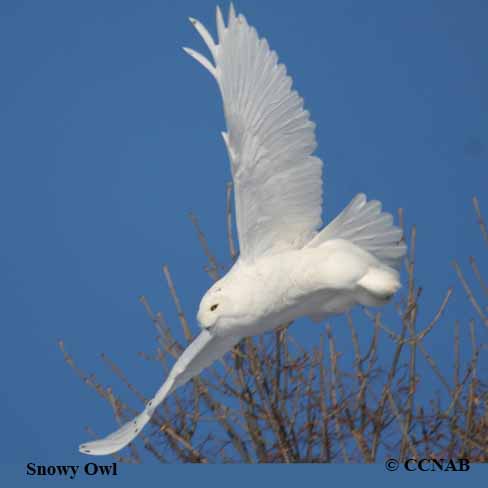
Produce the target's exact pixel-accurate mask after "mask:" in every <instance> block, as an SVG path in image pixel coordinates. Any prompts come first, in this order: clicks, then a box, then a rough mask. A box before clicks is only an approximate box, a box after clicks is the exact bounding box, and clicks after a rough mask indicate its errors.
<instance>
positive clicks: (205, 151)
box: [0, 0, 488, 464]
mask: <svg viewBox="0 0 488 488" xmlns="http://www.w3.org/2000/svg"><path fill="white" fill-rule="evenodd" d="M214 8H215V4H214V2H213V1H212V2H211V1H206V0H205V1H202V0H199V1H196V0H193V1H181V2H169V1H162V0H160V1H144V2H135V1H117V2H115V1H105V2H95V1H88V0H87V1H84V2H74V1H71V2H66V1H59V0H51V1H49V2H35V1H21V0H18V1H9V0H4V1H2V3H1V4H0V59H1V62H2V75H1V78H0V88H1V90H0V97H1V107H2V110H1V112H0V134H1V140H2V142H1V145H0V161H1V163H0V164H1V166H0V171H1V173H0V209H1V214H2V219H1V220H2V227H3V232H2V239H1V242H0V249H1V254H0V256H1V267H2V273H1V275H2V278H1V280H0V293H1V296H2V324H3V328H4V331H6V332H7V335H6V337H5V333H4V340H3V341H2V355H1V361H2V370H3V371H4V373H3V378H4V382H5V381H6V386H5V387H4V390H3V393H2V401H1V407H0V409H1V413H2V418H4V419H8V422H7V425H6V426H4V428H6V429H7V438H8V439H9V449H8V451H7V452H3V454H2V457H3V458H4V462H7V463H19V464H23V463H25V462H27V460H31V459H35V460H38V461H37V462H45V463H49V462H53V463H60V462H63V463H64V462H66V463H72V462H75V463H81V462H85V458H82V457H81V455H79V454H78V453H77V452H76V449H75V448H76V446H77V444H78V443H79V441H82V440H84V439H85V438H86V435H85V433H84V431H83V426H84V425H86V424H90V425H92V426H93V427H94V428H95V429H96V430H97V431H99V432H102V433H103V432H108V431H110V430H111V429H112V427H113V421H112V417H111V413H110V411H109V408H108V407H107V406H106V405H105V404H104V403H103V402H102V401H100V400H99V399H97V398H96V396H95V394H93V393H92V392H91V391H89V390H88V389H87V388H85V387H84V386H83V385H82V384H81V383H80V382H78V381H77V380H76V378H75V377H74V375H73V373H72V371H71V370H70V369H69V368H68V367H66V366H65V364H64V362H63V358H62V355H61V354H60V352H59V350H58V349H57V344H56V341H57V339H58V338H62V339H64V341H65V344H66V347H67V349H68V351H70V352H71V353H72V354H73V355H74V356H75V358H76V360H77V361H78V363H79V364H80V366H82V367H83V368H84V369H85V370H88V371H94V372H97V374H98V375H99V377H100V379H101V380H104V381H107V382H112V381H113V380H112V376H111V374H110V373H109V372H108V371H107V370H106V369H105V368H104V366H103V364H102V363H101V362H100V360H99V359H98V355H99V353H100V352H102V351H104V352H107V353H108V354H110V356H111V357H112V358H113V359H114V360H116V361H117V362H118V364H119V365H120V366H122V367H123V369H124V371H125V372H126V373H127V374H128V375H129V376H130V379H131V381H133V382H134V383H135V384H137V385H139V386H140V388H141V389H142V390H143V391H145V392H146V394H148V395H149V394H151V393H152V392H153V391H154V390H155V389H156V388H157V387H158V386H159V384H160V382H161V377H160V371H159V370H158V369H157V368H156V367H155V365H154V364H151V363H146V362H143V361H141V359H140V358H138V357H137V355H136V353H137V352H138V351H151V350H153V348H154V335H155V333H154V330H152V329H151V327H152V326H151V324H150V323H149V321H148V319H147V317H146V316H145V314H144V310H143V309H142V307H141V305H140V304H139V303H138V300H137V298H138V296H139V295H141V294H145V295H147V296H148V298H149V299H150V301H151V303H152V304H153V305H154V307H155V308H160V309H162V310H163V312H164V313H165V314H166V315H167V316H168V319H169V320H170V322H171V323H172V324H173V326H174V327H175V328H176V327H178V325H177V322H176V317H175V314H174V311H173V308H172V305H171V302H170V297H169V295H168V293H167V291H166V289H165V286H164V283H163V280H162V276H161V265H162V264H163V263H168V264H169V266H170V269H171V271H172V274H173V278H174V280H175V284H176V286H177V288H178V290H179V294H180V298H181V300H182V302H183V304H184V307H185V309H186V311H187V313H188V316H189V317H190V318H191V319H192V320H191V322H192V324H193V325H194V326H195V321H194V320H193V317H194V313H195V311H196V307H197V305H198V302H199V299H200V297H201V295H202V293H203V292H204V291H205V289H206V288H207V287H208V286H209V279H208V277H207V275H206V274H205V273H204V272H203V271H202V267H203V265H204V264H205V258H204V256H203V253H202V251H201V249H200V248H199V246H198V243H197V240H196V237H195V234H194V231H193V229H192V226H191V224H190V222H189V220H188V218H187V213H188V211H193V212H195V213H196V214H197V215H198V216H199V218H200V223H201V226H202V228H203V229H204V231H205V232H206V234H207V236H208V237H209V241H210V244H211V246H212V249H213V250H214V251H215V253H216V254H217V256H219V257H220V258H222V259H223V260H226V259H227V255H228V254H227V243H226V240H225V215H224V202H225V182H226V181H227V180H228V179H229V169H228V161H227V156H226V153H225V149H224V147H223V143H222V141H221V138H220V131H221V130H223V129H224V120H223V115H222V110H221V102H220V98H219V94H218V92H217V87H216V86H215V83H214V81H213V80H212V79H211V78H210V76H209V75H208V73H207V72H205V70H203V69H202V68H201V67H200V66H199V65H198V64H197V63H195V62H194V61H193V60H192V59H191V58H190V57H188V56H187V55H185V54H184V52H183V51H182V50H181V47H182V46H189V47H193V48H196V49H197V50H200V51H203V50H204V47H203V42H202V41H201V40H200V38H199V37H198V35H197V33H196V32H195V31H194V30H193V29H192V27H191V25H190V23H189V22H187V17H188V16H189V15H191V16H194V17H196V18H198V19H199V20H201V21H202V22H204V23H205V24H206V25H207V26H209V28H210V30H211V31H212V32H214V28H215V25H214ZM225 8H227V6H225ZM236 8H237V10H238V11H242V12H243V13H244V14H245V15H246V17H247V18H248V21H249V22H250V23H251V24H252V25H255V26H256V27H257V29H258V32H259V33H260V34H261V35H264V36H265V37H266V38H267V39H268V41H269V42H270V45H271V47H272V48H273V49H275V50H276V51H277V52H278V54H279V56H280V60H281V61H283V62H284V63H285V64H286V65H287V68H288V70H289V72H290V74H291V75H292V76H293V79H294V83H295V87H296V88H297V89H298V90H299V92H300V93H301V95H302V96H303V97H304V99H305V105H306V108H307V109H308V110H310V112H311V114H312V118H313V120H314V121H315V122H316V123H317V137H318V142H319V148H318V151H317V154H318V155H319V156H320V157H321V158H322V159H323V160H324V162H325V171H324V185H325V187H324V195H325V203H324V219H325V221H329V220H330V219H331V218H332V217H333V216H335V215H336V213H337V212H338V211H340V210H341V209H342V208H343V207H344V206H345V205H346V204H347V203H348V202H349V200H350V199H351V198H352V197H353V196H354V195H355V194H356V193H358V192H359V191H363V192H365V193H366V194H367V195H368V196H370V197H372V198H375V199H379V200H381V201H382V202H383V204H384V207H385V208H386V209H388V210H390V211H392V212H394V211H395V210H396V209H397V208H398V207H403V208H404V209H405V213H406V220H407V223H408V225H411V224H413V223H415V224H416V225H417V228H418V254H417V268H418V274H417V277H418V278H417V279H418V283H419V284H420V285H422V287H423V288H424V296H423V302H422V308H421V320H424V322H425V321H427V320H429V319H430V318H431V317H432V314H433V313H434V312H435V308H436V306H437V305H438V304H439V303H440V302H441V300H442V297H443V294H444V293H445V290H446V288H447V286H448V285H450V284H454V283H456V279H455V275H454V272H453V270H452V267H451V266H450V262H451V260H452V259H454V258H456V259H459V260H460V261H461V262H462V263H463V264H464V265H465V268H466V269H467V258H468V256H469V255H471V254H472V255H474V256H476V257H477V258H478V260H479V263H480V266H481V267H482V269H484V271H485V276H486V273H488V262H487V261H486V248H483V243H482V240H481V237H480V234H479V231H478V229H477V228H476V222H475V217H474V213H473V210H472V206H471V197H472V195H474V194H477V195H478V196H479V198H480V203H481V206H482V208H483V209H484V210H485V215H488V196H487V192H486V190H487V188H488V92H487V87H488V58H487V57H486V46H487V41H488V34H487V31H486V24H487V21H488V5H487V4H486V2H484V1H482V0H480V1H475V0H472V1H469V2H464V3H462V4H461V3H460V2H455V1H444V2H434V1H413V2H387V1H370V2H360V1H346V0H342V1H324V2H317V1H312V0H303V1H302V2H300V4H299V5H298V3H297V2H291V1H285V0H282V1H279V2H278V1H269V2H259V1H254V0H242V1H240V2H236ZM483 253H484V254H483ZM483 259H484V261H483ZM472 316H474V312H472V311H471V310H470V309H469V307H468V306H467V305H466V302H465V298H464V296H463V294H462V291H461V289H460V288H459V286H456V291H455V295H454V298H453V303H452V307H451V308H450V309H449V313H448V314H447V317H448V320H446V321H445V322H444V323H442V324H441V325H440V326H441V327H443V328H444V329H443V331H441V332H440V333H437V334H436V335H435V336H434V337H433V338H432V339H431V342H430V343H429V346H430V348H431V351H434V352H437V354H438V356H437V357H438V358H439V360H440V362H441V365H444V366H446V367H447V366H448V365H449V364H450V363H451V360H452V350H450V349H449V348H450V347H451V346H450V344H451V335H450V334H451V333H452V327H453V322H454V320H455V319H459V320H461V321H462V324H464V326H465V327H467V320H468V319H469V318H470V317H472ZM333 323H334V322H333ZM307 324H308V323H307ZM195 327H196V326H195ZM308 327H309V328H307V327H305V325H304V332H303V334H302V333H300V332H299V333H297V335H298V337H299V338H300V339H302V341H303V342H304V343H305V344H306V345H308V344H310V345H312V344H313V343H314V341H316V340H317V338H318V331H317V329H316V328H315V329H312V326H311V325H309V326H308ZM337 327H338V328H341V327H343V323H342V322H340V321H338V322H337ZM478 327H479V328H478V330H479V332H480V335H481V336H482V334H483V330H482V328H481V326H480V325H479V324H478ZM194 330H195V329H194ZM485 330H486V329H485ZM311 331H312V332H311ZM339 334H340V332H339ZM484 337H485V342H486V332H485V336H484ZM344 347H348V346H346V342H344ZM485 364H486V363H485ZM114 387H120V385H118V384H116V383H115V382H114ZM2 451H3V449H2Z"/></svg>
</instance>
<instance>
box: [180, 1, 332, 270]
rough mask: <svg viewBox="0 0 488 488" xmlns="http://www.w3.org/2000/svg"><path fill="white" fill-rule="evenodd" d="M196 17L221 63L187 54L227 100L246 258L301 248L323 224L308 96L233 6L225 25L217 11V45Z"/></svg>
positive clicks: (239, 227)
mask: <svg viewBox="0 0 488 488" xmlns="http://www.w3.org/2000/svg"><path fill="white" fill-rule="evenodd" d="M190 20H191V22H192V23H193V25H194V26H195V28H196V29H197V31H198V32H199V33H200V35H201V36H202V38H203V40H204V41H205V43H206V44H207V46H208V48H209V49H210V52H211V54H212V56H213V60H214V63H215V65H213V64H212V63H211V62H210V61H209V60H208V59H206V58H205V57H204V56H202V55H201V54H199V53H197V52H195V51H193V50H192V49H188V48H184V49H185V51H186V52H187V53H188V54H190V55H191V56H192V57H194V58H195V59H196V60H197V61H199V62H200V63H201V64H202V65H203V66H204V67H205V68H206V69H208V71H210V73H211V74H212V75H213V76H214V78H215V79H216V80H217V83H218V85H219V87H220V91H221V94H222V98H223V102H224V112H225V119H226V123H227V132H224V133H223V134H222V135H223V137H224V140H225V143H226V146H227V150H228V153H229V158H230V160H231V168H232V176H233V179H234V191H235V203H236V221H237V231H238V235H239V246H240V256H241V259H243V260H245V261H253V260H255V259H256V258H258V257H260V256H263V255H267V254H276V253H279V252H281V251H283V250H286V249H294V248H300V247H302V246H303V245H304V244H306V243H307V242H308V241H309V240H310V239H311V237H313V236H314V235H315V233H316V230H317V229H318V228H319V227H320V226H321V224H322V221H321V213H322V166H323V165H322V161H321V160H320V159H318V158H317V157H314V156H312V152H313V151H314V150H315V148H316V142H315V124H314V123H313V122H311V121H310V115H309V113H308V112H307V111H306V110H304V109H303V99H302V98H301V97H300V96H299V95H298V93H297V92H296V91H294V90H292V80H291V78H290V77H289V76H287V74H286V68H285V66H284V65H283V64H278V57H277V55H276V53H275V52H274V51H271V50H270V48H269V46H268V43H267V42H266V39H260V38H259V37H258V34H257V33H256V30H255V29H254V28H253V27H250V26H249V25H248V23H247V21H246V19H245V18H244V16H243V15H239V16H236V15H235V12H234V8H233V7H232V5H231V8H230V13H229V22H228V25H227V26H225V24H224V21H223V19H222V14H221V12H220V9H219V8H217V30H218V44H215V42H214V40H213V39H212V36H211V35H210V34H209V33H208V31H207V30H206V29H205V27H204V26H203V25H202V24H201V23H200V22H198V21H197V20H195V19H190Z"/></svg>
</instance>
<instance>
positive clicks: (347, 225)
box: [307, 193, 407, 269]
mask: <svg viewBox="0 0 488 488" xmlns="http://www.w3.org/2000/svg"><path fill="white" fill-rule="evenodd" d="M402 237H403V231H402V229H400V228H399V227H397V226H395V225H394V224H393V217H392V215H390V214H389V213H386V212H382V206H381V203H380V202H379V201H377V200H370V201H369V202H368V201H367V199H366V195H364V193H359V194H358V195H356V196H355V197H354V198H353V199H352V201H351V202H350V203H349V205H348V206H347V207H346V208H345V209H344V210H343V211H342V212H341V213H340V214H339V215H338V216H337V217H336V218H335V219H334V220H333V221H332V222H331V223H330V224H329V225H327V226H326V227H325V228H324V229H323V230H322V231H321V232H319V233H318V234H317V235H316V236H315V237H314V238H313V239H312V241H311V242H310V243H309V244H308V246H307V247H318V246H320V245H321V244H323V243H324V242H325V241H328V240H332V239H347V240H348V241H351V242H352V243H354V244H356V245H357V246H359V247H361V248H362V249H364V250H365V251H368V252H370V253H371V254H373V255H374V256H375V257H376V258H377V259H379V260H380V261H381V262H382V263H383V264H386V265H387V266H391V267H392V268H395V269H399V267H400V264H401V260H402V258H403V257H404V256H405V254H406V252H407V246H406V244H405V242H403V240H402Z"/></svg>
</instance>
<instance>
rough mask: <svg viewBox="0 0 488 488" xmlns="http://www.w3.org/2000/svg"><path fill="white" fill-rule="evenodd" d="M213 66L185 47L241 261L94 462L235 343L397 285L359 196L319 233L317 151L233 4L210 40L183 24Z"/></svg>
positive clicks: (307, 123)
mask: <svg viewBox="0 0 488 488" xmlns="http://www.w3.org/2000/svg"><path fill="white" fill-rule="evenodd" d="M190 21H191V23H192V24H193V25H194V27H195V28H196V30H197V31H198V33H199V34H200V35H201V37H202V38H203V41H204V42H205V44H206V45H207V47H208V49H209V51H210V54H211V57H212V60H213V62H211V61H210V60H209V59H207V58H205V57H204V56H202V55H201V54H199V53H197V52H195V51H193V50H192V49H188V48H184V49H185V51H186V52H187V53H188V54H189V55H190V56H192V57H193V58H195V59H196V60H197V61H198V62H199V63H200V64H202V65H203V66H204V67H205V68H206V69H207V70H208V71H209V72H210V74H211V75H212V76H213V77H214V78H215V80H216V82H217V84H218V86H219V88H220V92H221V94H222V99H223V107H224V114H225V120H226V125H227V130H226V131H225V132H222V137H223V139H224V143H225V146H226V148H227V152H228V155H229V160H230V166H231V172H232V178H233V182H234V195H235V213H236V224H237V234H238V237H239V251H240V252H239V258H238V260H237V261H236V262H235V264H234V265H233V267H232V268H231V269H230V271H229V272H228V273H227V274H226V275H225V276H224V277H223V278H222V279H220V280H218V281H217V282H216V283H214V284H213V285H212V286H211V287H210V289H209V290H208V291H207V292H206V293H205V295H204V296H203V298H202V300H201V303H200V307H199V310H198V314H197V319H198V322H199V324H200V327H201V329H202V330H201V332H200V334H199V335H198V337H197V338H196V339H195V340H194V341H193V342H192V343H191V344H190V345H189V346H188V347H187V349H186V350H185V351H184V352H183V353H182V355H181V356H180V357H179V359H178V360H177V361H176V363H175V364H174V366H173V368H172V370H171V372H170V373H169V375H168V377H167V378H166V381H165V382H164V383H163V385H162V386H161V388H160V389H159V390H158V392H157V393H156V395H155V396H154V398H153V399H152V400H150V401H149V402H148V403H147V405H146V408H145V409H144V410H143V412H142V413H140V414H139V415H138V416H137V417H136V418H135V419H133V420H131V421H130V422H127V423H126V424H125V425H123V426H122V427H121V428H120V429H119V430H117V431H115V432H114V433H112V434H110V435H109V436H107V437H105V438H103V439H100V440H97V441H92V442H87V443H85V444H82V445H81V446H80V448H79V449H80V451H81V452H82V453H85V454H91V455H105V454H111V453H114V452H116V451H119V450H120V449H122V448H123V447H125V446H126V445H127V444H129V443H130V442H131V441H132V440H133V439H134V438H135V437H136V436H137V434H138V433H139V432H140V431H141V429H142V428H143V427H144V426H145V425H146V424H147V423H148V422H149V421H150V419H151V416H152V415H153V413H154V411H155V409H156V408H157V407H158V405H159V404H160V403H161V402H163V400H164V399H165V398H166V397H167V396H168V395H169V394H170V393H171V392H172V391H174V390H175V389H176V388H178V387H179V386H181V385H184V384H185V383H187V382H188V381H189V380H190V379H191V378H193V377H194V376H196V375H198V374H199V373H200V372H201V371H202V370H203V369H204V368H206V367H207V366H209V365H210V364H211V363H212V362H213V361H215V360H216V359H218V358H220V357H222V356H223V355H224V354H225V353H226V352H227V351H229V350H231V349H232V348H233V347H234V345H235V344H237V343H238V342H239V341H240V340H241V339H242V338H243V337H246V336H252V335H255V334H261V333H263V332H265V331H269V330H272V329H274V328H276V327H278V326H280V325H282V324H285V323H288V322H290V321H292V320H295V319H298V318H299V317H304V316H308V317H310V318H311V319H312V320H314V321H321V320H323V319H324V318H325V317H328V316H330V315H335V314H340V313H343V312H345V311H347V310H349V309H350V308H351V307H353V306H354V305H357V304H361V305H365V306H380V305H383V304H385V303H387V302H388V300H389V299H390V298H391V297H392V296H393V294H394V293H395V292H396V291H397V290H398V289H399V288H400V280H399V272H398V269H399V266H400V262H401V260H402V258H403V256H404V255H405V253H406V245H405V243H404V242H403V240H402V231H401V229H399V228H398V227H396V226H395V225H394V224H393V217H392V216H391V215H390V214H388V213H385V212H382V208H381V203H380V202H378V201H374V200H371V201H368V200H367V199H366V196H365V195H364V194H359V195H357V196H355V197H354V198H353V199H352V201H351V202H350V203H349V205H348V206H347V207H346V208H345V209H344V210H343V211H342V212H341V213H340V214H339V215H338V216H337V217H336V218H335V219H334V220H332V222H330V223H329V224H328V225H327V226H325V227H323V228H322V221H321V214H322V167H323V163H322V161H321V160H320V159H319V158H318V157H316V156H314V155H313V152H314V150H315V148H316V141H315V124H314V123H313V122H312V121H311V120H310V114H309V112H307V111H306V110H305V109H304V108H303V100H302V98H301V97H300V96H299V95H298V93H297V92H296V91H294V90H293V89H292V79H291V78H290V76H288V75H287V73H286V68H285V66H284V65H283V64H280V63H278V56H277V54H276V53H275V52H274V51H272V50H271V49H270V48H269V46H268V43H267V41H266V40H265V39H263V38H260V37H259V36H258V34H257V32H256V30H255V29H254V28H253V27H251V26H250V25H249V24H248V23H247V20H246V18H245V17H244V16H243V15H236V13H235V11H234V8H233V6H232V5H231V7H230V11H229V17H228V22H227V25H226V24H225V22H224V20H223V17H222V13H221V11H220V9H219V8H217V34H218V42H217V43H216V42H215V41H214V39H213V38H212V36H211V35H210V34H209V32H208V31H207V29H206V28H205V27H204V26H203V25H202V24H201V23H200V22H198V21H197V20H195V19H190Z"/></svg>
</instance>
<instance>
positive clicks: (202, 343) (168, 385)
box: [79, 330, 240, 456]
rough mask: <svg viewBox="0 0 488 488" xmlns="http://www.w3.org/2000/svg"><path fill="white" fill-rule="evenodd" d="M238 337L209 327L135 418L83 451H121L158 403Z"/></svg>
mask: <svg viewBox="0 0 488 488" xmlns="http://www.w3.org/2000/svg"><path fill="white" fill-rule="evenodd" d="M239 340H240V339H239V337H218V336H216V335H213V334H211V333H210V332H208V331H207V330H203V331H202V332H200V334H199V336H198V337H197V338H196V339H195V340H194V341H193V342H192V343H191V344H190V345H189V346H188V347H187V348H186V349H185V350H184V351H183V353H182V354H181V356H180V357H179V358H178V360H177V361H176V363H175V364H174V366H173V368H172V369H171V371H170V373H169V375H168V378H167V379H166V381H165V382H164V383H163V385H162V386H161V388H160V389H159V390H158V392H157V393H156V395H155V396H154V398H153V399H152V400H150V401H149V402H148V403H147V405H146V408H145V409H144V410H143V411H142V412H141V413H140V414H139V415H138V416H137V417H135V418H134V419H133V420H131V421H129V422H127V423H125V424H124V425H123V426H122V427H120V429H118V430H116V431H115V432H113V433H112V434H110V435H108V436H107V437H105V438H103V439H99V440H96V441H92V442H87V443H85V444H82V445H80V447H79V450H80V452H82V453H83V454H91V455H93V456H103V455H106V454H112V453H114V452H117V451H120V449H122V448H124V447H125V446H127V444H129V443H130V442H132V441H133V440H134V438H135V437H137V435H138V434H139V432H140V431H141V430H142V429H143V428H144V426H145V425H146V424H147V423H148V422H149V421H150V420H151V418H152V416H153V414H154V411H155V409H156V408H157V407H158V405H160V404H161V403H162V402H163V401H164V399H165V398H166V397H167V396H168V395H169V394H170V393H171V392H172V391H174V390H175V389H176V388H178V387H179V386H182V385H184V384H185V383H187V382H188V381H189V380H191V379H192V378H193V377H194V376H196V375H197V374H199V373H200V372H201V371H202V370H203V369H204V368H206V367H208V366H210V365H211V364H212V363H213V362H214V361H215V360H216V359H218V358H220V357H222V356H223V355H224V354H225V353H226V352H227V351H229V350H230V349H232V347H233V346H234V345H235V344H237V343H238V342H239Z"/></svg>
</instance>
